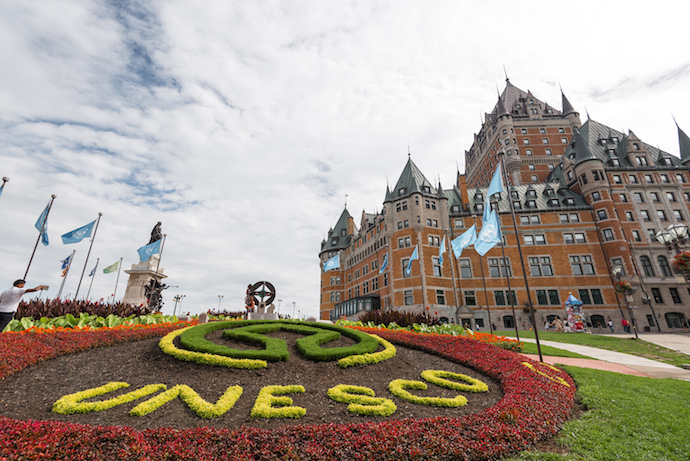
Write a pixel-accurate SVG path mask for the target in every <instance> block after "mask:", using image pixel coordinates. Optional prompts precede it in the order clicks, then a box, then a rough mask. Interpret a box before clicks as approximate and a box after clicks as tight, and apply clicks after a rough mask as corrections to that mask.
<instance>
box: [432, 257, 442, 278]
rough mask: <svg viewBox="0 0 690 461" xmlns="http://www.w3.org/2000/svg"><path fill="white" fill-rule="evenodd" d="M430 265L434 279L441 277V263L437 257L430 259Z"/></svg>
mask: <svg viewBox="0 0 690 461" xmlns="http://www.w3.org/2000/svg"><path fill="white" fill-rule="evenodd" d="M431 265H432V266H433V271H434V272H433V273H434V277H443V273H442V272H441V262H440V260H439V257H438V256H432V257H431Z"/></svg>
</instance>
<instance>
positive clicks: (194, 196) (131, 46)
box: [0, 0, 690, 317]
mask: <svg viewBox="0 0 690 461" xmlns="http://www.w3.org/2000/svg"><path fill="white" fill-rule="evenodd" d="M676 5H678V4H676ZM666 6H668V7H671V11H670V12H669V8H666V7H662V5H660V4H656V3H650V2H642V1H626V2H618V1H614V2H594V1H581V2H576V3H567V2H551V1H525V2H512V1H484V2H459V1H411V0H395V1H393V0H391V1H377V0H367V1H338V0H332V1H328V2H322V1H252V2H248V1H226V0H222V1H221V0H217V1H213V0H206V1H203V2H198V1H191V0H187V1H182V0H178V1H175V0H172V1H165V2H164V1H155V0H154V1H143V0H142V1H135V0H123V1H115V0H112V1H88V0H82V1H76V0H75V1H68V0H52V1H50V2H45V1H31V0H26V1H21V2H3V3H2V4H0V69H2V71H1V72H0V177H3V176H4V177H8V178H10V180H9V181H8V182H7V184H6V186H5V188H4V191H3V193H2V195H1V196H0V261H1V264H0V289H5V287H6V288H9V287H10V286H11V284H12V282H13V281H14V280H15V279H17V278H21V277H22V276H23V274H24V272H25V270H26V268H27V265H28V262H29V258H30V257H31V254H32V250H33V248H34V245H35V243H36V239H37V237H38V231H37V230H36V229H35V228H34V224H35V222H36V220H37V219H38V217H39V215H40V214H41V212H42V211H43V209H44V208H45V207H46V205H47V204H48V202H49V201H50V198H51V195H52V194H55V195H56V198H55V200H54V203H53V207H52V210H51V213H50V217H49V218H48V235H49V238H50V244H49V245H48V246H43V245H42V244H39V246H38V248H37V250H36V254H35V257H34V259H33V261H32V264H31V267H30V270H29V273H28V276H27V282H28V285H29V286H35V285H38V284H46V285H50V289H49V290H48V291H47V292H45V293H42V297H43V298H45V297H49V298H53V297H55V296H56V295H57V291H58V289H59V287H60V284H61V283H62V280H63V279H62V278H61V277H60V274H61V263H60V261H61V260H62V259H64V258H65V257H67V256H68V255H69V254H70V253H71V252H72V250H76V253H75V260H74V263H73V266H72V270H71V272H70V274H69V275H68V277H67V278H66V280H65V288H64V290H63V297H65V296H68V295H74V294H75V293H76V289H77V285H78V284H79V283H80V279H81V273H82V271H83V270H84V268H86V269H85V270H86V274H85V276H84V278H83V280H82V281H81V287H80V291H79V297H80V298H82V297H86V295H87V292H88V294H89V297H90V298H91V299H92V300H98V299H100V298H107V297H108V296H110V295H111V294H113V292H114V289H115V281H116V274H115V273H113V274H103V272H102V269H103V268H105V267H106V266H108V265H110V264H112V263H115V262H116V261H118V260H119V259H120V258H123V266H124V269H130V268H131V266H132V264H134V263H137V262H139V260H138V255H137V251H136V250H137V248H139V247H141V246H143V245H145V244H146V243H148V241H149V237H150V233H151V230H152V228H153V227H154V225H155V224H156V223H157V222H158V221H161V222H162V230H163V233H164V234H166V240H165V246H164V248H163V254H162V258H161V266H160V267H161V268H163V269H164V273H165V274H166V275H167V276H168V278H167V279H166V280H165V283H166V284H167V285H168V286H169V288H167V289H166V290H165V291H164V292H163V300H164V303H165V304H164V308H163V312H165V313H172V311H173V308H174V306H175V302H174V301H173V297H174V296H175V295H178V294H179V295H184V298H183V301H182V304H181V305H180V306H178V312H179V311H180V310H181V311H183V312H188V311H189V312H191V313H200V312H202V311H206V310H208V309H218V307H219V306H220V309H221V310H227V311H235V312H236V311H241V310H243V306H244V303H243V299H244V294H245V290H246V287H247V285H248V284H250V283H254V282H258V281H264V280H265V281H269V282H271V283H272V284H273V285H274V286H275V288H276V292H277V299H280V300H281V301H280V302H278V301H276V302H275V304H276V307H278V308H279V312H281V313H284V314H288V315H298V314H299V315H300V316H301V317H307V316H317V315H318V309H319V307H318V306H319V283H320V278H319V277H320V275H319V274H320V268H319V259H318V254H319V251H320V245H321V241H322V240H323V239H324V238H325V237H326V234H327V232H328V230H329V228H330V227H332V226H334V225H335V223H336V222H337V220H338V217H339V216H340V214H341V213H342V211H343V208H344V206H345V204H347V209H348V211H349V212H350V213H351V214H352V215H353V216H354V217H355V221H356V222H357V223H358V222H359V219H360V216H361V213H362V211H366V212H369V213H373V212H375V211H378V210H380V209H381V207H382V204H383V200H384V197H385V191H386V184H387V183H391V184H392V185H394V184H395V182H396V181H397V179H398V177H399V175H400V173H401V172H402V170H403V167H404V166H405V162H406V161H407V156H408V152H409V154H410V155H411V158H412V160H413V161H414V162H415V163H416V164H417V166H418V167H419V168H420V169H421V170H422V172H424V174H425V175H426V176H427V178H429V179H431V180H432V181H433V182H436V181H435V180H434V179H436V180H440V181H441V184H442V185H443V187H445V188H450V187H451V186H452V184H453V182H454V180H455V176H456V171H457V170H458V169H459V171H460V172H464V152H465V150H467V149H469V147H470V146H471V144H472V139H473V134H474V133H476V132H477V131H478V130H479V129H480V126H481V120H482V117H483V115H482V114H484V113H485V112H490V111H491V110H492V108H493V106H494V104H495V103H496V100H497V91H503V89H504V87H505V78H506V75H507V76H508V77H509V78H510V81H511V83H512V84H514V85H515V86H517V87H519V88H521V89H523V90H531V91H532V93H533V94H534V95H535V96H536V97H537V98H539V99H540V100H542V101H546V102H547V103H549V104H550V105H552V106H554V107H556V108H560V107H561V99H560V89H559V88H562V89H563V91H564V93H565V94H566V96H567V97H568V99H569V101H570V102H571V103H572V105H573V106H574V107H575V109H576V110H578V111H579V112H580V114H581V119H582V121H583V122H584V121H585V120H586V114H589V116H590V117H591V118H592V119H594V120H596V121H598V122H601V123H604V124H606V125H608V126H611V127H613V128H615V129H618V130H624V131H625V132H627V131H628V130H633V131H634V132H635V134H636V135H637V136H638V137H640V139H642V140H643V141H644V142H647V143H649V144H651V145H658V146H659V147H661V149H663V150H665V151H667V152H670V153H671V154H673V155H676V156H679V149H678V137H677V128H676V125H675V123H674V118H675V120H676V122H677V123H678V125H679V126H680V127H681V128H683V129H684V130H685V131H686V132H690V96H689V95H690V92H689V91H688V88H690V55H688V53H687V52H685V50H684V47H685V45H683V44H684V43H685V44H687V32H686V30H687V25H686V23H685V21H686V18H685V15H684V14H680V12H679V11H674V9H673V8H672V7H673V4H671V3H670V4H668V5H666ZM676 13H677V14H676ZM98 213H102V214H103V215H102V217H101V220H100V223H99V227H98V230H97V232H96V235H95V239H94V241H93V244H92V245H91V244H90V241H89V240H88V239H86V240H84V241H82V242H80V243H78V244H71V245H63V244H62V242H61V239H60V235H61V234H64V233H66V232H69V231H71V230H73V229H75V228H78V227H80V226H83V225H85V224H87V223H89V222H91V221H93V220H94V219H96V218H97V217H98ZM90 245H91V246H90ZM89 248H91V252H90V254H89V259H88V261H87V260H86V257H87V253H88V252H89ZM97 258H98V259H99V266H98V270H97V272H96V275H95V276H94V278H93V283H92V285H91V282H92V279H91V278H89V277H88V273H89V272H90V271H91V269H92V268H93V267H94V265H95V263H96V259H97ZM126 282H127V275H126V274H125V273H124V272H123V273H122V274H121V276H120V280H119V284H118V287H117V294H116V298H118V299H119V298H121V297H122V295H123V294H124V292H125V287H126ZM89 287H90V291H89ZM27 296H29V295H27ZM221 296H222V297H221ZM293 303H294V304H293Z"/></svg>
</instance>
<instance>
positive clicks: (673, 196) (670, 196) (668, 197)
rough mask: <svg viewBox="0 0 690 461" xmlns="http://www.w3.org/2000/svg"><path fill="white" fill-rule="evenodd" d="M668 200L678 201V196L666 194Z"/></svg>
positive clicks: (670, 193) (671, 193)
mask: <svg viewBox="0 0 690 461" xmlns="http://www.w3.org/2000/svg"><path fill="white" fill-rule="evenodd" d="M666 199H667V200H668V201H669V202H675V201H676V196H675V195H673V192H666Z"/></svg>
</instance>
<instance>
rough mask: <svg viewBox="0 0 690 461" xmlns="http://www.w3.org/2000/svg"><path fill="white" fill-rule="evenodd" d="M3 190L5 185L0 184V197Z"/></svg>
mask: <svg viewBox="0 0 690 461" xmlns="http://www.w3.org/2000/svg"><path fill="white" fill-rule="evenodd" d="M4 188H5V183H4V182H3V183H2V186H0V197H2V190H3V189H4Z"/></svg>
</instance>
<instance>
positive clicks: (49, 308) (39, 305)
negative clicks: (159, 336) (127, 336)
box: [15, 298, 156, 319]
mask: <svg viewBox="0 0 690 461" xmlns="http://www.w3.org/2000/svg"><path fill="white" fill-rule="evenodd" d="M82 312H83V313H86V314H89V315H96V316H98V317H107V316H108V315H110V314H114V315H117V316H118V317H130V316H132V315H134V316H139V315H148V314H153V313H154V312H156V310H155V309H152V308H150V307H148V306H146V305H141V306H132V305H129V304H123V303H121V302H119V303H115V304H107V303H103V302H101V301H98V302H95V303H94V302H91V301H86V300H77V299H73V300H69V299H60V298H55V299H48V300H45V301H44V300H42V299H32V300H30V301H28V302H26V301H22V302H21V303H19V308H18V309H17V313H16V315H15V317H16V318H18V319H20V318H22V317H33V318H35V319H40V318H41V317H48V318H53V317H62V316H65V315H67V314H72V315H73V316H75V317H79V314H81V313H82Z"/></svg>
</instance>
